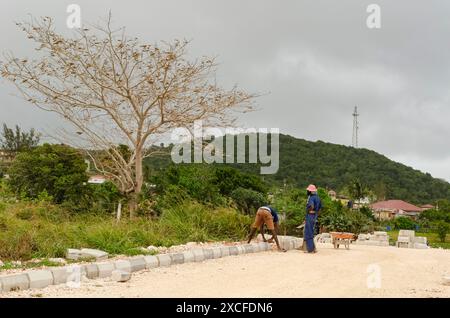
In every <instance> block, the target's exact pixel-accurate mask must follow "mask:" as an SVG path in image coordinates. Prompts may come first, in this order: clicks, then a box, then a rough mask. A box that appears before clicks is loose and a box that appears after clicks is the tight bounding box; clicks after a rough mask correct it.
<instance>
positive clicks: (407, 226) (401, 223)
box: [394, 216, 416, 230]
mask: <svg viewBox="0 0 450 318" xmlns="http://www.w3.org/2000/svg"><path fill="white" fill-rule="evenodd" d="M394 227H395V229H397V230H414V229H415V227H416V224H415V223H414V221H413V220H411V219H410V218H409V217H406V216H400V217H398V218H396V219H394Z"/></svg>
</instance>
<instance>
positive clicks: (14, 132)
mask: <svg viewBox="0 0 450 318" xmlns="http://www.w3.org/2000/svg"><path fill="white" fill-rule="evenodd" d="M39 140H40V135H39V134H37V133H36V132H35V130H34V129H33V128H32V129H30V130H29V131H28V132H26V131H23V130H22V129H21V128H20V127H19V126H18V125H16V127H15V128H14V129H13V128H9V127H8V126H7V125H6V124H3V130H2V132H1V134H0V150H1V151H2V152H3V153H4V156H5V157H6V158H7V159H10V160H11V159H13V158H14V157H15V156H16V155H17V154H18V153H19V152H21V151H27V150H31V149H33V148H34V147H36V146H37V145H38V144H39Z"/></svg>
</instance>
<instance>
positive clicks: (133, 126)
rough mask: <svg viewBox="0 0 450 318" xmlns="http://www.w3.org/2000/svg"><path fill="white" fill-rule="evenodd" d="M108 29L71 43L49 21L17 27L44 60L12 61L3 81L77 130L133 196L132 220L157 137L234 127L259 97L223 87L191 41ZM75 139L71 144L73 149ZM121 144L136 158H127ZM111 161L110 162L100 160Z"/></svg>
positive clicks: (82, 32)
mask: <svg viewBox="0 0 450 318" xmlns="http://www.w3.org/2000/svg"><path fill="white" fill-rule="evenodd" d="M110 21H111V15H110V16H109V19H108V21H107V22H106V23H105V25H104V26H97V27H94V28H93V29H92V30H89V29H87V28H83V29H78V30H77V31H76V33H75V35H74V36H73V37H71V38H69V37H65V36H63V35H61V34H59V33H56V32H55V31H54V27H53V22H52V19H51V18H49V17H44V18H42V19H41V20H35V19H33V20H32V21H31V22H29V23H18V26H19V27H20V28H21V29H22V30H23V31H24V32H25V34H26V36H27V37H28V38H29V39H31V40H33V41H34V42H36V43H37V45H38V47H37V48H36V49H37V50H38V51H39V52H40V55H39V56H38V57H37V59H36V60H29V59H26V58H16V57H14V56H9V57H7V59H6V61H5V63H3V65H2V66H1V74H2V76H3V77H4V78H6V79H8V80H10V81H12V82H14V83H15V84H16V86H17V87H18V88H19V90H20V91H21V92H22V94H23V96H24V97H25V98H26V99H27V100H28V101H29V102H30V103H32V104H34V105H37V106H38V107H41V108H43V109H46V110H50V111H53V112H55V113H57V114H59V115H61V116H62V117H63V118H64V119H66V120H67V121H68V122H69V123H70V124H72V126H73V127H74V129H75V132H77V134H78V138H77V141H78V142H77V143H76V146H78V147H80V145H83V148H85V149H88V153H89V155H90V157H91V160H92V161H93V162H94V166H95V168H96V169H97V170H98V171H99V172H101V173H103V174H105V175H106V176H108V177H109V178H110V179H112V180H114V182H115V183H116V184H117V186H118V188H119V189H120V191H121V192H122V193H123V194H125V195H128V196H129V198H130V199H131V202H130V215H132V214H133V211H135V210H136V207H137V199H138V195H139V193H140V192H141V190H142V187H143V164H142V163H143V160H144V158H146V157H148V156H150V155H151V154H152V151H151V150H149V149H151V148H150V147H149V145H150V144H151V143H154V142H156V141H157V140H158V136H161V134H164V133H167V132H169V131H170V130H171V129H174V128H176V127H185V128H188V129H189V128H192V125H193V123H194V121H196V120H202V121H203V124H204V125H214V126H225V125H230V124H232V123H233V121H234V119H235V117H234V116H233V115H234V113H233V112H234V111H236V112H242V111H248V110H251V109H252V106H253V105H252V101H253V98H254V97H255V95H252V94H248V93H246V92H244V91H242V90H239V89H238V88H236V87H234V88H232V89H231V90H225V89H222V88H221V87H219V86H218V85H217V84H216V82H215V72H216V66H217V64H216V62H215V60H214V58H209V57H201V58H198V59H195V60H189V59H188V58H187V45H188V43H187V42H186V41H178V40H175V41H173V42H171V43H167V42H163V43H161V44H160V45H159V44H147V43H141V42H139V40H138V39H137V38H130V37H128V36H126V35H125V32H124V29H123V28H122V29H118V30H113V29H112V27H111V22H110ZM74 135H75V134H72V136H71V139H70V140H66V141H65V142H70V143H71V144H73V143H74V142H75V140H74V138H75V137H73V136H74ZM119 144H123V145H127V146H128V149H129V151H130V153H131V155H128V152H126V154H127V157H124V155H123V152H121V151H120V149H119V146H118V145H119ZM89 150H91V151H89ZM98 150H102V151H98ZM105 153H106V154H107V156H108V157H109V160H108V161H105V160H98V158H97V157H96V155H98V154H101V156H102V158H103V157H104V154H105ZM105 162H106V164H105Z"/></svg>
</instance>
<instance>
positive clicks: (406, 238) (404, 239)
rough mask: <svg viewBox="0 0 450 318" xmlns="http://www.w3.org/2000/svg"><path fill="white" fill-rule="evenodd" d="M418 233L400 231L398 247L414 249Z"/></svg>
mask: <svg viewBox="0 0 450 318" xmlns="http://www.w3.org/2000/svg"><path fill="white" fill-rule="evenodd" d="M415 236H416V233H415V232H414V231H412V230H400V232H398V238H397V242H396V246H397V247H404V248H414V240H415Z"/></svg>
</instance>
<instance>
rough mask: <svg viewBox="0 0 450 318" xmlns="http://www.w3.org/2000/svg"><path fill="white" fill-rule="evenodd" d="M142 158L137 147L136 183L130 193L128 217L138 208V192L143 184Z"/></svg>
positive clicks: (140, 151) (131, 216) (133, 214)
mask: <svg viewBox="0 0 450 318" xmlns="http://www.w3.org/2000/svg"><path fill="white" fill-rule="evenodd" d="M142 160H143V158H142V150H141V149H137V150H136V167H135V180H136V185H135V187H134V192H133V194H132V197H131V201H130V218H133V217H134V216H135V212H136V210H137V208H138V202H139V194H140V193H141V191H142V185H143V184H144V175H143V169H142Z"/></svg>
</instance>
